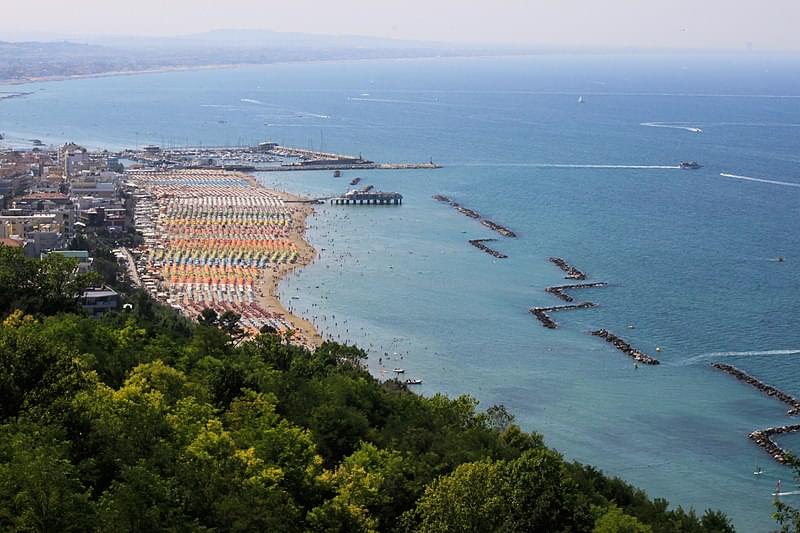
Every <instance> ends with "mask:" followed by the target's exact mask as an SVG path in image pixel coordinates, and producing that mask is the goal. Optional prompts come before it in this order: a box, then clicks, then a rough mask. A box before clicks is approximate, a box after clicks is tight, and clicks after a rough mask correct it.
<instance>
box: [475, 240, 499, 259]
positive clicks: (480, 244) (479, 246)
mask: <svg viewBox="0 0 800 533" xmlns="http://www.w3.org/2000/svg"><path fill="white" fill-rule="evenodd" d="M496 240H497V239H472V240H471V241H469V243H470V244H471V245H472V246H474V247H475V248H477V249H478V250H482V251H483V252H486V253H487V254H489V255H491V256H492V257H496V258H497V259H507V258H508V256H507V255H506V254H504V253H501V252H498V251H497V250H495V249H493V248H489V247H488V246H486V245H485V244H483V243H485V242H493V241H496Z"/></svg>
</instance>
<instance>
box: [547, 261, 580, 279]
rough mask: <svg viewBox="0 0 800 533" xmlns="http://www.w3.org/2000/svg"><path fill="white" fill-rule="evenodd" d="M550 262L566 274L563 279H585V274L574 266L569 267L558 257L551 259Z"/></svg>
mask: <svg viewBox="0 0 800 533" xmlns="http://www.w3.org/2000/svg"><path fill="white" fill-rule="evenodd" d="M550 262H551V263H553V264H554V265H556V266H557V267H558V268H560V269H561V270H563V271H564V272H566V274H567V275H566V276H565V279H576V280H584V279H586V274H584V273H583V272H581V271H580V270H578V269H577V268H575V267H574V266H572V265H570V264H569V263H567V262H566V261H565V260H563V259H561V258H560V257H551V258H550Z"/></svg>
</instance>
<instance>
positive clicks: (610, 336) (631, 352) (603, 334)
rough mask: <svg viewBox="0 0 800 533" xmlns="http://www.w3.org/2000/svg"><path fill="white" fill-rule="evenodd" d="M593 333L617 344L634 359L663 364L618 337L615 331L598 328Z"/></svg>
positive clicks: (620, 349) (649, 363)
mask: <svg viewBox="0 0 800 533" xmlns="http://www.w3.org/2000/svg"><path fill="white" fill-rule="evenodd" d="M592 335H594V336H595V337H600V338H601V339H605V340H606V341H608V342H610V343H611V344H613V345H614V346H616V348H617V349H618V350H619V351H621V352H622V353H624V354H626V355H628V356H629V357H631V358H632V359H633V360H634V361H637V362H639V363H642V364H645V365H659V364H661V362H660V361H659V360H658V359H655V358H654V357H650V356H649V355H647V354H645V353H642V352H640V351H639V350H637V349H636V348H634V347H633V346H631V345H630V344H628V343H627V342H625V341H624V340H623V339H621V338H620V337H617V336H616V335H614V334H613V333H611V332H610V331H608V330H606V329H598V330H597V331H593V332H592Z"/></svg>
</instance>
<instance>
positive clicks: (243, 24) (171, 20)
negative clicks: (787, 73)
mask: <svg viewBox="0 0 800 533" xmlns="http://www.w3.org/2000/svg"><path fill="white" fill-rule="evenodd" d="M0 2H1V3H2V9H1V10H0V13H2V16H0V38H6V39H9V38H17V37H19V36H21V35H22V34H21V33H20V32H26V33H28V34H30V33H41V32H56V33H59V34H61V35H64V34H87V33H88V34H124V35H174V34H185V33H192V32H200V31H206V30H210V29H221V28H251V29H271V30H276V31H299V32H310V33H328V34H359V35H376V36H382V37H397V38H403V39H422V40H441V41H460V42H494V43H510V44H544V45H579V46H639V47H671V48H698V47H699V48H730V49H744V48H745V46H746V44H747V43H748V42H752V43H753V47H754V48H755V49H756V50H767V49H781V50H787V49H791V50H800V31H798V29H797V27H796V26H797V24H798V23H799V22H800V0H402V1H397V0H369V1H367V0H280V1H274V0H36V1H33V2H31V1H28V0H25V1H23V0H0Z"/></svg>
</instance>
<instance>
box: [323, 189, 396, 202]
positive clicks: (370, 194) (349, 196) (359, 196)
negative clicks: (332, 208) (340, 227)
mask: <svg viewBox="0 0 800 533" xmlns="http://www.w3.org/2000/svg"><path fill="white" fill-rule="evenodd" d="M330 203H331V205H403V195H402V194H400V193H399V192H380V191H363V190H361V191H350V192H348V193H345V194H344V195H343V196H339V197H337V198H331V199H330Z"/></svg>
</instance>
